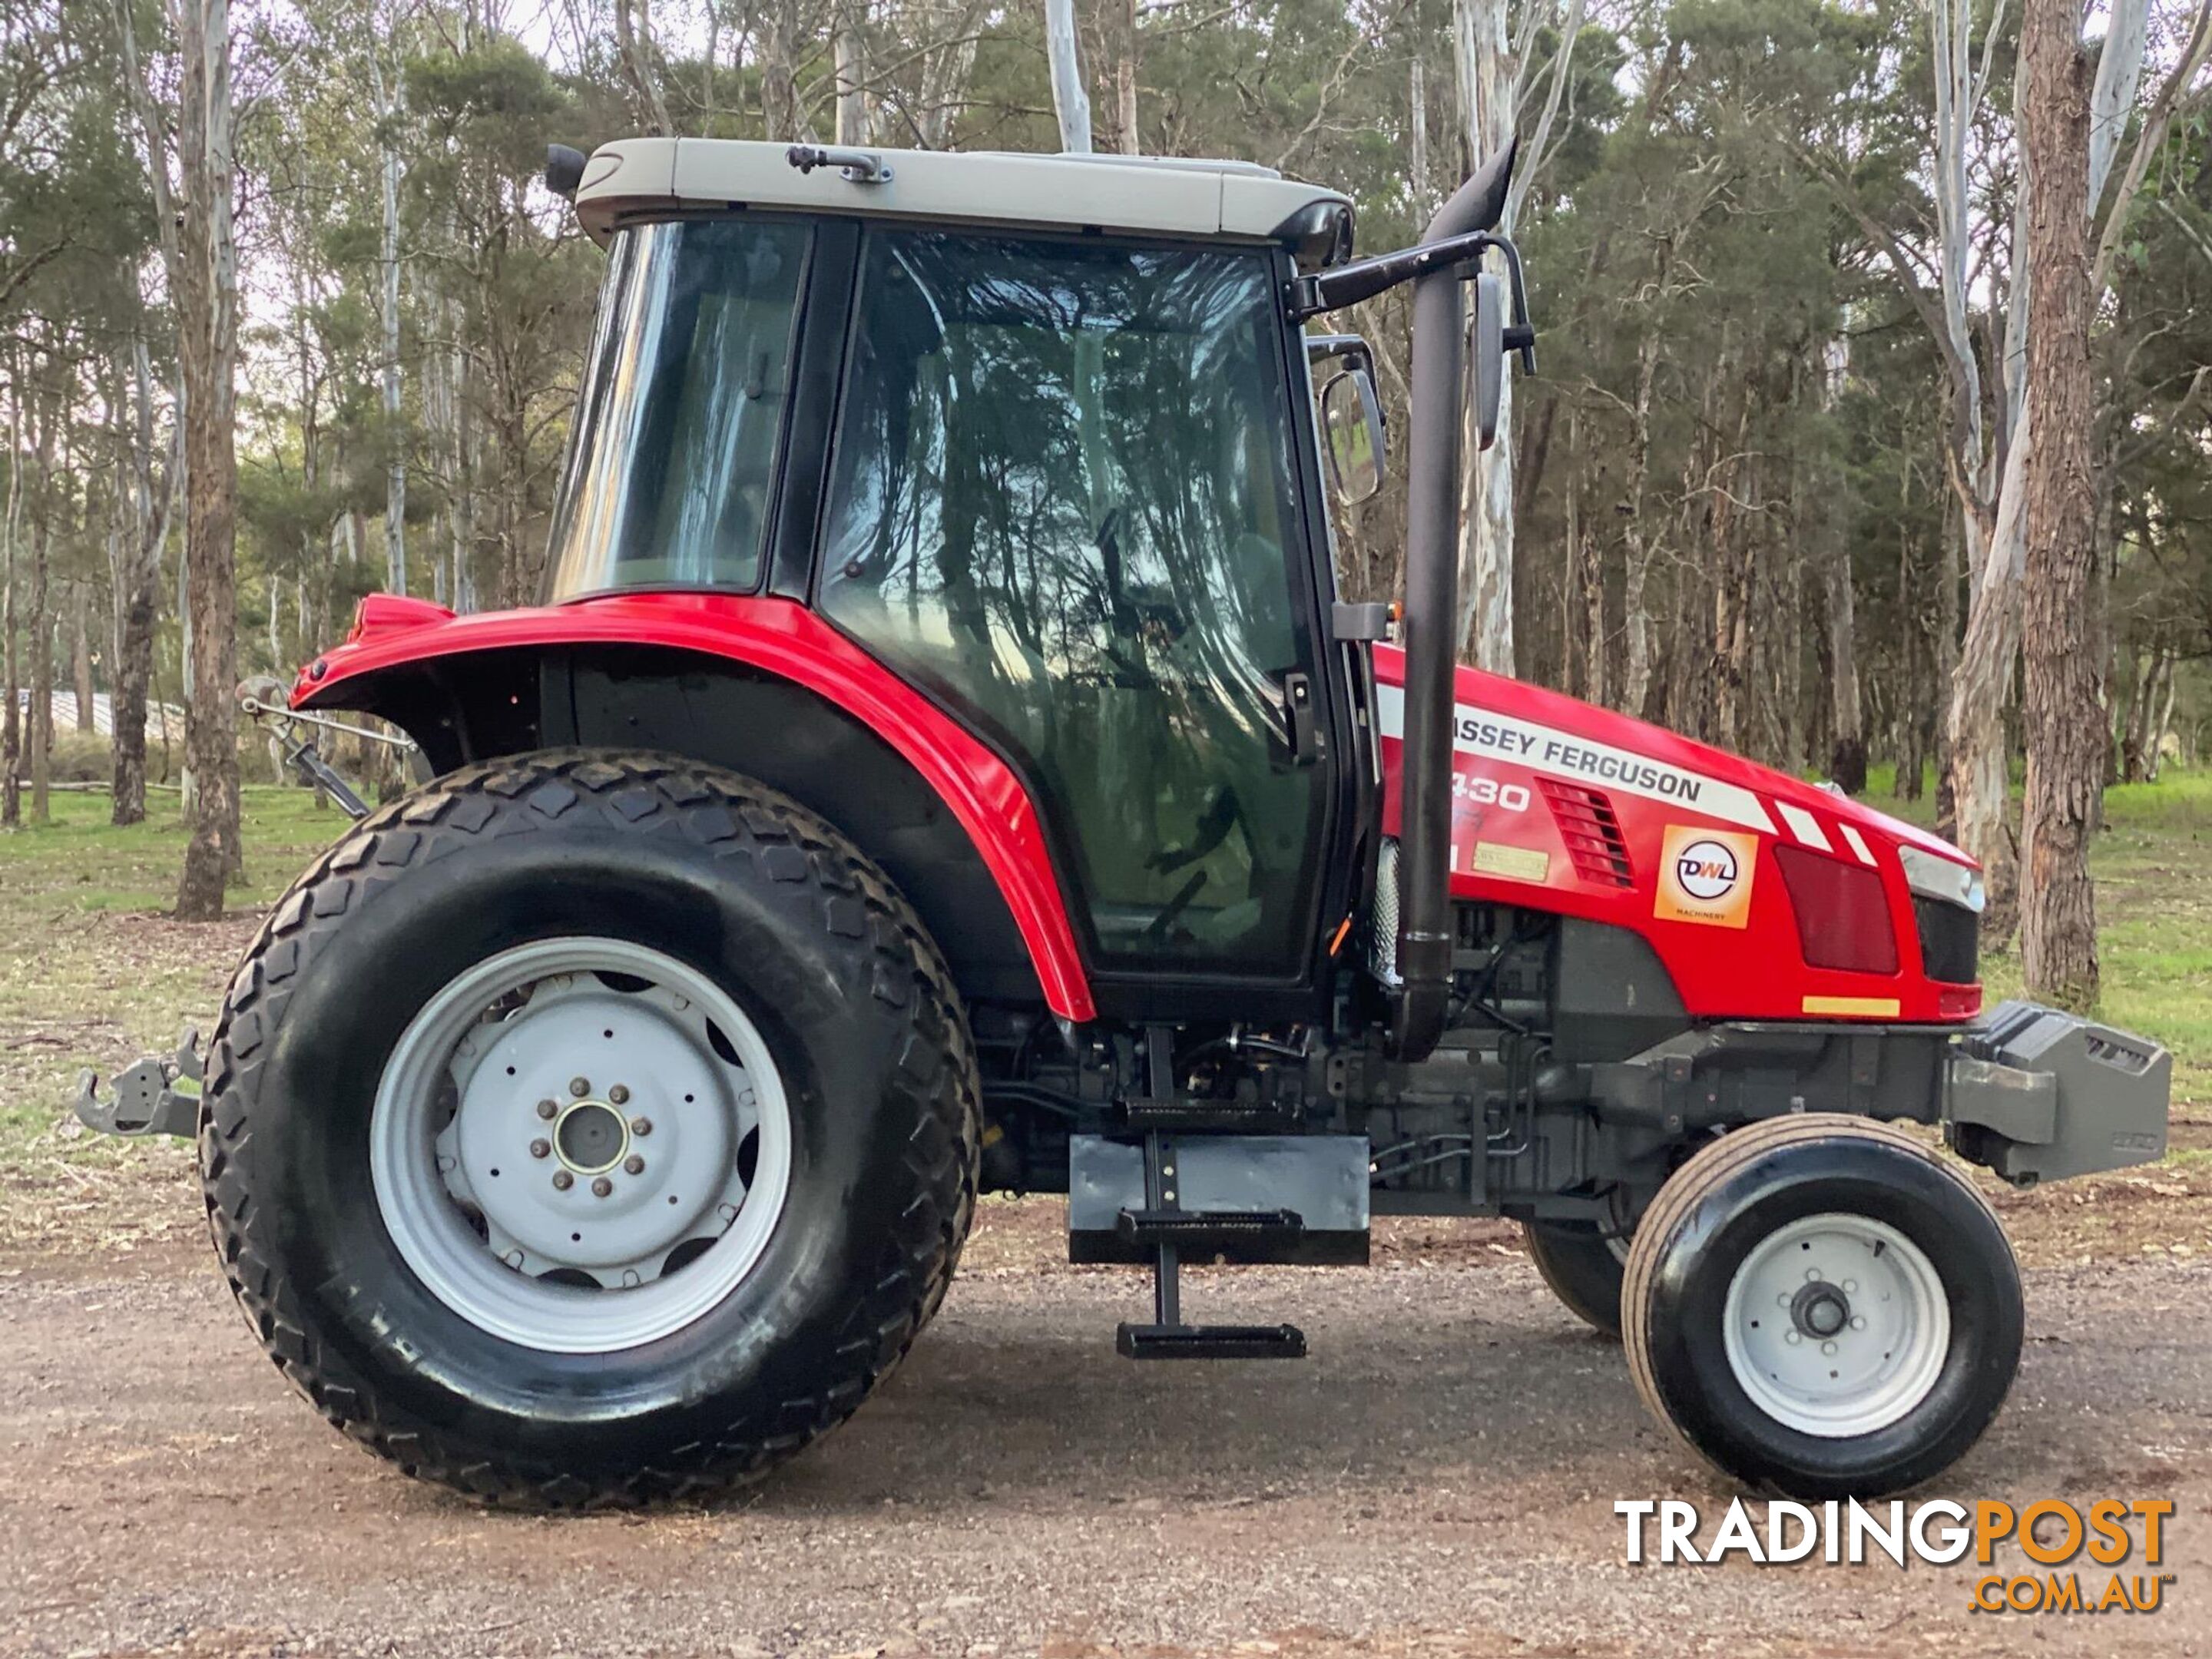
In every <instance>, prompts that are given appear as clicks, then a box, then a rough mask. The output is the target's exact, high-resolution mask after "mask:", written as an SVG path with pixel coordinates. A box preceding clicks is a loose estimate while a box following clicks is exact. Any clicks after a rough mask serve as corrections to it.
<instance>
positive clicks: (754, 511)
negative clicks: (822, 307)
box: [546, 220, 808, 600]
mask: <svg viewBox="0 0 2212 1659" xmlns="http://www.w3.org/2000/svg"><path fill="white" fill-rule="evenodd" d="M807 240H808V231H807V229H806V228H805V226H804V225H801V224H797V223H791V222H781V223H779V222H774V221H760V220H717V221H693V222H680V223H670V224H657V225H641V226H638V227H636V228H633V229H629V230H625V231H623V232H622V233H621V234H619V235H618V236H617V238H616V240H615V245H614V247H613V249H612V250H611V255H610V258H609V263H608V270H607V277H606V283H605V287H604V288H603V289H602V290H601V292H600V297H599V320H598V323H597V325H596V326H595V327H594V330H593V335H592V349H591V352H590V355H589V356H588V358H587V360H586V365H585V373H584V386H583V392H582V395H581V397H580V398H579V399H578V402H577V409H576V429H575V434H574V438H573V439H572V441H571V445H570V449H569V460H568V472H567V476H566V477H564V478H563V480H562V489H561V498H560V501H559V504H558V506H557V507H556V510H555V513H554V522H553V539H552V546H551V551H550V562H549V564H548V575H547V583H546V596H547V598H548V599H549V600H558V599H573V598H575V597H577V596H578V595H580V594H586V593H597V592H605V591H607V590H610V589H614V588H651V587H729V588H739V589H750V588H751V587H752V586H754V585H755V583H756V582H757V580H758V579H759V575H760V565H761V547H762V543H763V538H765V536H766V534H767V530H768V517H769V501H770V498H771V495H772V494H773V490H774V487H775V470H776V459H777V454H778V452H779V450H780V448H781V442H782V433H783V422H784V409H785V405H786V404H787V401H788V398H789V393H790V380H791V358H792V349H793V337H792V334H793V328H792V325H793V314H794V313H795V311H796V309H797V303H798V296H799V278H800V275H801V272H802V270H804V268H805V263H806V248H807Z"/></svg>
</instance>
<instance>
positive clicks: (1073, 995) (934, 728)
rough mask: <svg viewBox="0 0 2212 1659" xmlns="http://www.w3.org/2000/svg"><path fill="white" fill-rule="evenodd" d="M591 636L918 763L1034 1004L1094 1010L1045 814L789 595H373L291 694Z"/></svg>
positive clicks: (913, 695)
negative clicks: (704, 674)
mask: <svg viewBox="0 0 2212 1659" xmlns="http://www.w3.org/2000/svg"><path fill="white" fill-rule="evenodd" d="M590 644H607V645H658V646H668V647H673V648H676V649H679V650H686V651H696V652H699V653H702V654H704V655H707V656H714V657H721V658H725V659H728V660H730V661H732V662H740V663H744V664H745V665H747V666H749V667H752V668H757V669H761V670H763V671H766V672H768V673H771V674H775V675H778V676H780V677H781V678H784V679H787V680H789V681H791V682H793V684H798V685H803V686H805V687H806V688H807V689H808V690H812V691H816V692H818V693H820V694H821V695H822V696H823V697H825V698H827V699H828V700H829V702H831V703H833V704H835V705H836V707H837V708H841V709H842V710H843V711H844V712H845V713H847V714H850V715H852V716H853V717H854V719H855V720H860V722H861V723H862V724H863V725H865V726H867V727H868V728H869V729H870V730H871V731H872V732H875V734H876V735H877V736H878V737H879V738H883V740H884V742H886V743H888V744H890V745H891V747H892V748H894V749H896V750H897V751H898V752H899V753H900V754H901V755H902V756H904V757H906V759H907V761H908V763H909V764H911V765H912V766H913V767H914V769H915V770H916V771H918V772H920V773H921V775H922V776H923V778H924V779H926V780H927V781H928V783H929V786H930V787H932V788H933V789H934V790H936V791H937V793H938V795H939V797H940V798H941V799H943V800H944V802H945V805H947V806H949V807H950V808H951V811H952V814H953V816H954V817H956V818H957V819H958V820H959V823H960V826H961V828H963V829H965V830H966V831H967V832H968V836H969V840H971V841H972V842H975V849H976V851H977V852H979V853H981V854H982V857H983V862H984V865H985V866H986V867H987V869H988V870H989V871H990V872H991V875H992V877H993V878H994V879H995V880H996V881H997V882H998V884H999V890H1000V893H1001V894H1003V895H1004V896H1005V897H1006V908H1007V909H1008V910H1009V911H1011V912H1012V915H1013V919H1014V925H1015V926H1016V927H1018V928H1019V929H1020V930H1021V935H1022V939H1023V942H1024V944H1025V945H1028V947H1029V952H1030V963H1031V964H1032V966H1034V968H1035V969H1036V976H1037V983H1038V985H1039V986H1040V987H1042V989H1043V992H1044V1000H1045V1004H1046V1006H1048V1007H1049V1008H1050V1009H1051V1010H1052V1011H1053V1012H1054V1013H1055V1014H1058V1015H1060V1017H1061V1018H1066V1019H1071V1020H1078V1021H1082V1020H1088V1019H1090V1018H1092V1017H1093V1015H1094V1013H1095V1012H1096V1010H1095V1008H1094V1007H1093V1005H1092V1003H1091V981H1090V978H1089V976H1088V975H1086V974H1085V972H1084V969H1083V961H1082V957H1080V955H1079V953H1078V951H1077V949H1076V943H1075V931H1074V929H1073V927H1072V926H1071V925H1070V924H1069V922H1068V919H1067V905H1066V901H1065V899H1064V898H1063V897H1062V896H1061V894H1060V882H1059V878H1057V877H1056V876H1055V875H1054V873H1053V868H1052V860H1051V858H1050V856H1049V855H1048V853H1047V851H1046V845H1045V838H1044V830H1043V826H1042V823H1041V822H1040V821H1039V819H1038V817H1037V811H1036V805H1035V803H1033V802H1032V801H1031V800H1030V797H1029V792H1028V791H1027V790H1026V789H1024V787H1022V783H1021V781H1020V780H1019V779H1018V778H1017V777H1016V776H1015V775H1014V774H1013V772H1012V770H1011V769H1009V768H1008V767H1007V765H1006V763H1005V762H1004V761H1002V760H1000V758H999V757H998V756H996V755H995V754H994V753H992V752H991V750H989V749H987V747H985V746H984V744H982V743H981V742H980V741H978V740H977V739H976V738H975V737H974V736H973V735H972V734H971V733H969V732H967V731H965V730H963V728H962V727H961V726H959V725H957V723H956V722H955V721H953V720H951V719H950V718H949V717H948V716H947V715H946V714H945V713H944V711H943V710H941V709H939V708H938V707H937V706H936V705H935V704H934V703H933V702H930V701H929V700H928V699H927V697H925V696H922V695H921V693H920V692H918V691H916V690H915V689H914V688H913V687H912V686H910V685H908V684H906V683H905V682H904V681H903V680H902V679H900V678H898V677H897V676H896V674H894V673H892V672H891V671H890V670H889V669H888V668H885V667H884V665H883V664H881V663H879V662H878V661H877V660H876V659H874V658H872V657H871V656H869V655H868V654H867V653H866V652H865V651H863V650H861V649H860V647H859V646H857V645H855V644H854V643H853V641H850V640H849V639H848V638H846V636H845V635H842V634H841V633H839V632H838V631H837V630H836V629H834V628H832V627H830V626H829V623H825V622H823V620H822V618H821V617H818V616H817V615H815V614H814V613H813V612H812V611H809V610H807V609H806V607H805V606H804V605H798V604H795V603H793V601H791V600H788V599H744V598H738V597H736V596H733V595H729V594H722V593H635V594H618V595H611V596H610V597H608V598H605V599H586V600H584V601H581V602H579V603H575V604H570V605H555V606H546V607H539V608H534V609H530V610H522V611H482V612H478V613H477V614H475V615H471V616H466V617H457V616H455V615H454V614H453V612H452V611H447V609H445V608H444V607H443V606H442V605H429V604H426V603H424V602H423V601H422V600H420V599H398V598H395V597H393V596H392V595H390V594H383V593H378V594H372V595H370V596H369V597H368V598H367V599H363V600H362V603H361V608H360V609H359V611H357V612H356V615H355V619H354V625H353V629H352V630H351V631H350V632H349V634H348V635H346V641H345V643H344V644H343V645H342V646H339V647H337V648H336V649H334V650H331V651H329V652H326V653H324V654H323V655H322V656H320V657H319V658H317V659H315V660H314V661H313V663H311V664H309V665H307V667H306V668H304V669H302V670H301V672H300V677H299V679H298V681H297V683H296V684H295V685H294V687H293V689H292V698H291V702H292V706H293V707H294V708H315V707H318V706H330V705H332V704H336V703H338V702H340V701H341V700H340V699H339V698H338V697H337V696H336V695H335V694H336V693H337V690H338V689H339V688H340V687H342V686H343V685H345V684H347V683H348V682H349V681H353V680H357V679H359V678H361V677H362V675H365V674H372V673H375V672H377V671H380V670H384V669H389V668H393V667H397V666H399V665H404V664H407V663H412V662H419V661H422V660H425V659H430V658H435V657H449V656H454V655H457V654H459V653H466V652H477V651H496V650H511V649H513V648H516V647H533V646H554V645H590Z"/></svg>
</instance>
